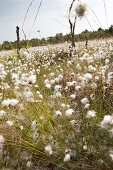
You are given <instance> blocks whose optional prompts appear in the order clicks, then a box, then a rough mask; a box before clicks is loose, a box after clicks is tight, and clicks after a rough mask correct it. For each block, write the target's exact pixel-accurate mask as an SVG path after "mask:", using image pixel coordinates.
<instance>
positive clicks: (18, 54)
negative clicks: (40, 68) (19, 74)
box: [16, 26, 20, 58]
mask: <svg viewBox="0 0 113 170" xmlns="http://www.w3.org/2000/svg"><path fill="white" fill-rule="evenodd" d="M16 35H17V56H18V58H20V37H19V27H18V26H17V27H16Z"/></svg>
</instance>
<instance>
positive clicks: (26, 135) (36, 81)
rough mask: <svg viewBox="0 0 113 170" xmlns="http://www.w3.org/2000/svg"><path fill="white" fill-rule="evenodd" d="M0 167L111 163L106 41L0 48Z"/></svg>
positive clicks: (112, 106)
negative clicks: (9, 48)
mask: <svg viewBox="0 0 113 170" xmlns="http://www.w3.org/2000/svg"><path fill="white" fill-rule="evenodd" d="M70 54H71V55H70ZM0 169H1V170H5V169H8V170H13V169H17V170H28V169H30V170H35V169H36V170H97V169H98V170H112V169H113V39H108V40H94V41H89V42H88V46H87V48H86V47H85V43H84V42H79V43H76V47H75V48H73V49H72V48H69V44H68V43H64V44H59V45H53V46H52V45H51V46H49V45H48V46H45V47H37V48H31V49H28V51H26V50H22V51H21V53H20V58H18V57H17V55H16V52H15V51H13V52H11V51H10V52H8V51H7V52H6V51H5V52H1V53H0Z"/></svg>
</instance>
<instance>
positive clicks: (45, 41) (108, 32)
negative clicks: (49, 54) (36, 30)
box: [0, 25, 113, 51]
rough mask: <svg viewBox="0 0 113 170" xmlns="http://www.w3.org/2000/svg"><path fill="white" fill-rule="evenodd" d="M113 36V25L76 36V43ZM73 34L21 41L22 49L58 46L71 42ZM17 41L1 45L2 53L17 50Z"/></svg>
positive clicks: (5, 42) (60, 34)
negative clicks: (50, 45)
mask: <svg viewBox="0 0 113 170" xmlns="http://www.w3.org/2000/svg"><path fill="white" fill-rule="evenodd" d="M111 36H113V25H111V26H110V27H109V28H108V29H105V30H104V29H102V28H99V29H98V30H97V31H88V30H87V29H86V30H85V31H83V32H82V33H80V34H77V35H75V41H76V42H77V41H87V40H93V39H99V38H106V37H111ZM71 38H72V37H71V34H66V35H63V34H62V33H58V34H56V35H55V36H50V37H48V38H41V39H39V38H33V39H31V40H21V41H20V48H29V47H36V46H43V45H49V44H58V43H63V42H70V41H71ZM16 47H17V41H14V42H9V41H4V42H3V43H2V44H0V51H1V50H11V49H16Z"/></svg>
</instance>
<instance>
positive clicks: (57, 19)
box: [0, 0, 113, 42]
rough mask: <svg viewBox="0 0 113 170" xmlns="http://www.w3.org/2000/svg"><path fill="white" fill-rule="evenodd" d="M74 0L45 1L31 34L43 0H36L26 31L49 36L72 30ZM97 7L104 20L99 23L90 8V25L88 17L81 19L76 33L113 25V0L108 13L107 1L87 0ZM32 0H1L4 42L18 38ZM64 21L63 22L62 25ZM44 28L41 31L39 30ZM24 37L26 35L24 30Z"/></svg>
mask: <svg viewBox="0 0 113 170" xmlns="http://www.w3.org/2000/svg"><path fill="white" fill-rule="evenodd" d="M71 1H72V0H43V4H42V8H41V10H40V13H39V15H38V18H37V20H36V23H35V25H34V27H33V29H32V31H31V34H30V36H29V37H28V34H29V30H30V28H31V26H32V23H33V20H34V17H35V15H36V12H37V8H38V6H39V3H40V0H35V1H34V4H33V5H32V7H31V8H30V10H29V13H28V16H27V20H26V22H25V25H24V30H25V32H26V35H27V37H28V38H29V39H30V38H33V37H37V38H39V37H40V36H41V37H48V36H51V35H55V34H56V33H61V32H62V33H63V34H66V33H69V24H68V19H67V10H68V7H69V4H70V3H71ZM85 1H86V2H87V4H88V5H89V6H90V7H91V8H92V9H93V10H94V12H95V13H96V15H97V16H98V19H99V21H100V23H101V25H99V23H98V21H97V19H96V17H95V16H94V14H93V13H92V12H91V10H90V9H89V8H88V12H87V15H86V16H87V18H88V20H89V22H90V24H91V27H92V28H91V27H90V26H89V24H88V22H87V20H86V18H85V17H84V18H83V19H81V20H78V22H77V25H76V33H79V32H81V31H83V30H85V29H88V30H92V29H93V30H96V29H97V28H98V27H100V26H101V27H102V28H106V27H107V26H108V27H109V26H110V25H111V24H113V14H112V9H113V0H104V1H105V3H106V11H107V16H106V14H105V9H104V3H103V0H85ZM30 2H31V0H0V42H3V41H5V40H8V41H14V40H15V39H16V34H15V28H16V26H17V25H18V26H19V27H20V28H21V27H22V23H23V19H24V16H25V12H26V10H27V8H28V6H29V4H30ZM61 23H62V24H61ZM37 30H40V34H39V33H38V32H37ZM21 38H23V35H22V33H21Z"/></svg>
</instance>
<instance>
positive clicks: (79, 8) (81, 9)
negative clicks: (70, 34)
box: [75, 1, 87, 17]
mask: <svg viewBox="0 0 113 170" xmlns="http://www.w3.org/2000/svg"><path fill="white" fill-rule="evenodd" d="M75 11H76V14H77V16H78V17H83V16H84V15H85V13H86V11H87V5H86V3H85V2H83V1H79V2H78V3H77V5H76V8H75Z"/></svg>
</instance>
